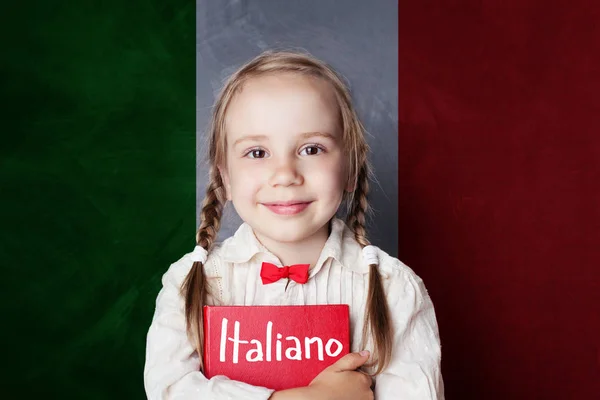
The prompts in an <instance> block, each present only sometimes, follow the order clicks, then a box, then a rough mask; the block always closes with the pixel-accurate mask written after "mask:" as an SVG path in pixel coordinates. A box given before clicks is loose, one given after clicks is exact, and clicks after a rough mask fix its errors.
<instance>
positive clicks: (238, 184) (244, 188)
mask: <svg viewBox="0 0 600 400" xmlns="http://www.w3.org/2000/svg"><path fill="white" fill-rule="evenodd" d="M248 164H249V163H239V162H237V163H236V162H235V161H233V162H230V163H229V166H230V169H229V170H230V171H231V173H230V175H229V179H230V185H231V189H230V190H231V195H232V197H233V200H234V201H235V200H236V199H237V200H243V199H249V198H251V197H252V196H253V195H254V193H256V192H257V191H258V189H259V188H260V176H261V172H260V171H258V170H257V168H256V167H255V166H253V165H248Z"/></svg>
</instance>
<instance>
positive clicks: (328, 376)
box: [269, 351, 374, 400]
mask: <svg viewBox="0 0 600 400" xmlns="http://www.w3.org/2000/svg"><path fill="white" fill-rule="evenodd" d="M361 353H363V354H362V355H361V354H360V353H350V354H346V355H345V356H344V357H342V358H340V359H339V360H338V361H337V362H336V363H335V364H332V365H330V366H329V367H327V368H325V369H324V370H323V371H322V372H321V373H320V374H319V375H317V377H316V378H315V379H313V380H312V382H311V383H310V384H309V385H308V386H305V387H299V388H294V389H287V390H281V391H277V392H273V394H272V395H271V397H270V398H269V400H350V399H351V400H373V398H374V394H373V391H372V390H371V383H372V379H371V377H370V376H369V375H367V374H365V373H363V372H358V371H356V369H357V368H359V367H360V366H361V365H363V364H364V363H365V362H367V360H368V359H369V352H368V351H364V352H361Z"/></svg>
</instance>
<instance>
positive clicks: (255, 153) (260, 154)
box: [248, 149, 266, 158]
mask: <svg viewBox="0 0 600 400" xmlns="http://www.w3.org/2000/svg"><path fill="white" fill-rule="evenodd" d="M265 155H266V152H265V151H264V150H261V149H254V150H251V151H250V152H249V153H248V156H249V157H250V158H265Z"/></svg>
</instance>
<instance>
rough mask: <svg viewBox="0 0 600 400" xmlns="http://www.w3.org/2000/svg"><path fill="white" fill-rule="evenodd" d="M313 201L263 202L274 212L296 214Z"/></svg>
mask: <svg viewBox="0 0 600 400" xmlns="http://www.w3.org/2000/svg"><path fill="white" fill-rule="evenodd" d="M311 203H312V201H297V200H295V201H278V202H272V203H261V204H262V205H263V206H265V207H267V208H268V209H269V210H271V211H272V212H273V213H275V214H278V215H295V214H299V213H301V212H302V211H304V210H306V208H307V207H308V206H309V205H310V204H311Z"/></svg>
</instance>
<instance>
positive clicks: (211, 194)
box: [182, 51, 393, 375]
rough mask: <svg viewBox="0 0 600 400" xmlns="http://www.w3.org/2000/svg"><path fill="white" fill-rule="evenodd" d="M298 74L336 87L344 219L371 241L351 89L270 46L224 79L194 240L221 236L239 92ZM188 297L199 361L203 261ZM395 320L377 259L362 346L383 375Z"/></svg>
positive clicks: (187, 284)
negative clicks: (251, 83) (258, 80)
mask: <svg viewBox="0 0 600 400" xmlns="http://www.w3.org/2000/svg"><path fill="white" fill-rule="evenodd" d="M284 72H287V73H290V72H291V73H298V74H303V75H307V76H311V77H315V78H318V79H322V80H324V81H326V82H328V83H330V84H331V86H332V88H333V89H334V92H335V96H336V100H337V103H338V107H339V112H340V120H341V121H340V122H341V126H342V141H343V143H344V151H345V152H346V154H348V157H349V159H348V166H350V168H347V170H348V182H353V183H354V188H355V189H354V191H353V192H352V193H348V194H345V201H346V202H347V204H348V215H347V218H346V224H347V225H348V227H349V228H350V229H351V230H352V231H353V232H354V236H355V238H356V241H357V242H358V243H359V244H360V245H361V246H363V247H364V246H367V245H369V241H368V239H367V232H366V229H365V224H366V221H365V219H366V215H367V213H368V212H369V204H368V201H367V194H368V192H369V178H370V174H371V167H370V164H369V161H368V159H367V154H368V152H369V147H368V145H367V142H366V140H365V130H364V128H363V126H362V124H361V122H360V121H359V119H358V116H357V114H356V112H355V110H354V107H353V106H352V102H351V96H350V92H349V90H348V88H347V86H346V85H345V84H344V82H343V81H342V79H341V78H340V76H339V75H338V74H337V73H336V72H335V71H334V70H333V69H332V68H331V67H329V66H328V65H327V64H325V63H323V62H322V61H320V60H318V59H316V58H314V57H312V56H310V55H308V54H303V53H299V52H289V51H268V52H264V53H262V54H260V55H259V56H258V57H256V58H254V59H253V60H251V61H250V62H248V63H247V64H245V65H243V66H242V67H241V68H240V69H239V70H238V71H237V72H235V73H234V74H233V75H232V76H231V77H230V78H229V79H228V80H227V82H226V83H225V86H224V88H223V89H222V91H221V93H220V95H219V97H218V99H217V101H216V103H215V106H214V109H213V115H212V120H211V125H210V128H209V154H208V155H209V162H210V172H209V183H208V186H207V189H206V195H205V197H204V201H203V203H202V210H201V212H200V221H201V222H200V227H199V228H198V231H197V233H196V243H197V244H198V245H199V246H202V247H203V248H204V249H206V250H207V251H209V252H210V250H211V248H212V246H213V245H214V243H215V240H216V238H217V233H218V231H219V227H220V222H221V217H222V213H223V208H224V206H225V203H226V201H227V199H226V192H225V188H224V185H223V181H222V179H221V175H220V173H219V169H218V167H219V166H222V165H224V164H225V157H226V135H225V114H226V112H227V107H228V106H229V104H230V103H231V100H232V99H233V97H234V96H235V94H236V93H237V92H238V91H239V90H240V89H241V88H242V86H243V85H244V83H245V82H247V81H248V80H249V79H252V78H254V77H257V76H260V75H264V74H271V73H284ZM182 294H183V296H184V297H185V314H186V321H187V332H188V335H189V337H190V339H191V340H192V341H193V343H194V344H195V346H196V350H197V351H198V354H199V356H200V357H199V358H200V363H201V365H202V354H203V350H204V331H203V320H202V318H203V312H202V308H203V306H204V305H205V304H206V300H207V295H208V288H207V283H206V278H205V275H204V268H203V265H202V263H200V262H194V264H193V266H192V269H191V270H190V272H189V274H188V275H187V277H186V279H185V281H184V282H183V285H182ZM392 336H393V332H392V324H391V319H390V313H389V307H388V304H387V301H386V297H385V293H384V289H383V284H382V278H381V275H380V274H379V271H378V269H377V265H375V264H373V265H371V266H370V269H369V289H368V295H367V308H366V313H365V321H364V326H363V331H362V343H361V346H362V347H364V346H365V345H366V343H367V342H368V341H369V339H371V340H372V345H373V358H372V359H373V360H374V361H373V362H372V363H371V364H369V365H368V366H369V367H375V372H374V374H375V375H377V374H379V373H380V372H381V371H382V370H383V369H384V368H385V367H386V366H387V365H388V364H389V361H390V359H391V353H392Z"/></svg>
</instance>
